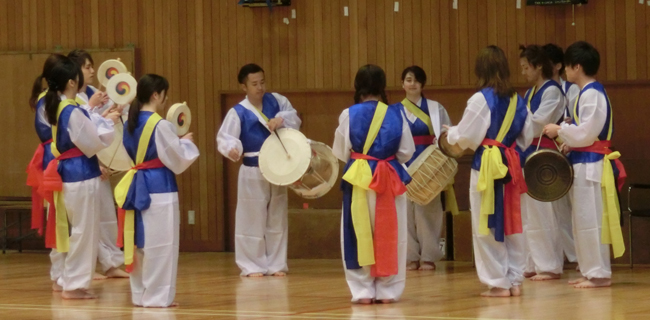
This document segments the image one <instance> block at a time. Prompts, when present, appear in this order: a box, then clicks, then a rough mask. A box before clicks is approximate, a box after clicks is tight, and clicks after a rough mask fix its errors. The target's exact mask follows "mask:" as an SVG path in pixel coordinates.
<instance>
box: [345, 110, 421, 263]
mask: <svg viewBox="0 0 650 320" xmlns="http://www.w3.org/2000/svg"><path fill="white" fill-rule="evenodd" d="M376 108H377V101H366V102H362V103H359V104H356V105H354V106H352V107H350V109H349V115H350V117H349V121H350V142H351V144H352V151H354V152H357V153H363V146H364V144H365V143H366V137H367V136H368V131H369V129H370V123H371V122H372V118H373V116H374V114H375V109H376ZM427 130H428V129H427ZM427 133H428V131H427ZM401 138H402V114H401V109H400V108H398V107H396V106H395V105H393V106H389V107H388V110H387V111H386V117H385V118H384V122H383V123H382V125H381V128H380V129H379V133H378V134H377V138H375V141H374V142H373V144H372V146H371V147H370V150H368V155H369V156H372V157H375V158H377V159H386V158H389V157H391V156H393V155H395V154H396V153H397V151H398V150H399V145H400V141H401ZM354 161H356V160H354V159H350V160H349V161H348V163H347V164H346V166H345V169H344V171H343V172H344V173H345V172H346V171H347V170H348V168H350V166H351V165H352V163H354ZM389 163H390V165H391V166H392V167H393V168H395V171H397V174H398V175H399V176H400V179H401V180H402V182H404V184H408V183H409V182H411V177H410V176H409V174H408V173H407V172H406V170H405V169H404V167H403V166H402V165H401V164H400V163H399V161H398V160H397V159H394V160H391V161H390V162H389ZM368 164H369V165H370V169H371V170H372V172H373V174H374V172H375V168H377V161H372V160H368ZM341 190H342V191H343V245H344V259H345V264H346V267H347V268H348V269H359V268H361V266H359V262H358V259H357V257H358V253H357V239H356V233H355V231H354V225H353V224H352V213H351V205H352V185H351V184H350V183H348V182H347V181H345V180H342V181H341Z"/></svg>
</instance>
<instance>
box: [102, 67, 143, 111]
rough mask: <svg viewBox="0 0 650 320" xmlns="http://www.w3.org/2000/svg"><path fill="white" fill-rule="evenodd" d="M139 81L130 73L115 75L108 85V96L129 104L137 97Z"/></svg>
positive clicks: (118, 102) (119, 102) (116, 101)
mask: <svg viewBox="0 0 650 320" xmlns="http://www.w3.org/2000/svg"><path fill="white" fill-rule="evenodd" d="M137 87H138V82H137V81H136V80H135V78H133V76H131V75H130V74H128V73H120V74H118V75H115V76H113V77H112V78H111V80H109V81H108V84H107V85H106V93H107V94H108V97H109V98H111V100H113V102H115V103H117V104H129V103H131V101H133V99H134V98H135V94H136V89H137Z"/></svg>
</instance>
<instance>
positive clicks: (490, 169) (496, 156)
mask: <svg viewBox="0 0 650 320" xmlns="http://www.w3.org/2000/svg"><path fill="white" fill-rule="evenodd" d="M517 100H518V99H517V94H516V93H515V94H514V95H512V97H511V98H510V104H509V105H508V111H507V112H506V116H505V118H504V119H503V123H502V124H501V128H499V133H498V134H497V138H496V139H495V140H496V141H498V142H501V143H503V139H504V138H505V137H506V134H507V133H508V131H510V127H511V126H512V121H513V120H514V119H515V111H517ZM483 147H484V148H485V150H483V155H482V156H481V168H480V170H479V177H478V183H477V185H476V189H477V190H478V191H480V192H481V193H482V194H481V214H480V219H479V233H480V234H482V235H489V234H490V228H489V227H488V217H489V216H490V215H492V214H494V180H498V179H503V178H504V177H505V176H506V174H507V173H508V167H507V166H506V165H505V164H503V160H502V158H501V151H499V148H498V147H495V146H483Z"/></svg>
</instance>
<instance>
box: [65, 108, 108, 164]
mask: <svg viewBox="0 0 650 320" xmlns="http://www.w3.org/2000/svg"><path fill="white" fill-rule="evenodd" d="M102 119H103V118H102ZM68 134H69V135H70V140H71V141H72V143H74V144H75V146H77V148H79V150H81V152H83V153H84V154H85V155H86V156H87V157H89V158H90V157H92V156H94V155H95V154H97V152H99V151H100V150H102V149H104V148H106V147H108V146H109V145H111V143H112V142H113V122H112V121H110V120H109V121H101V122H94V121H92V120H90V119H88V117H86V115H85V114H84V113H83V112H82V111H81V110H80V109H75V110H73V111H72V113H71V114H70V120H69V121H68Z"/></svg>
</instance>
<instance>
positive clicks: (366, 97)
mask: <svg viewBox="0 0 650 320" xmlns="http://www.w3.org/2000/svg"><path fill="white" fill-rule="evenodd" d="M354 88H355V94H354V102H355V104H354V105H353V106H351V107H349V108H347V109H345V110H343V112H342V113H341V115H340V116H339V126H338V128H337V129H336V133H335V136H334V145H333V146H332V151H333V153H334V156H336V157H337V158H338V159H340V160H341V161H343V162H345V163H346V166H345V169H344V175H343V182H342V183H341V189H342V191H343V213H342V218H341V248H342V251H343V252H342V255H343V264H344V268H345V278H346V280H347V282H348V286H349V288H350V291H351V293H352V302H353V303H360V304H370V303H373V302H379V303H391V302H396V301H397V300H399V298H400V296H401V295H402V292H403V291H404V286H405V283H406V247H407V240H406V196H405V195H404V192H406V187H405V184H408V183H409V182H410V181H411V177H410V176H409V175H408V173H407V172H406V169H405V167H404V166H403V164H404V163H406V162H407V161H409V160H410V159H411V157H412V156H413V153H414V152H415V144H414V143H413V136H412V135H411V130H410V128H409V125H408V123H407V121H406V119H405V118H404V117H403V116H402V112H401V110H400V108H398V107H395V106H388V105H387V104H386V103H387V101H386V93H385V89H386V75H385V73H384V70H382V69H381V68H380V67H378V66H376V65H370V64H369V65H365V66H363V67H361V68H360V69H359V71H358V72H357V75H356V77H355V80H354Z"/></svg>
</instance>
